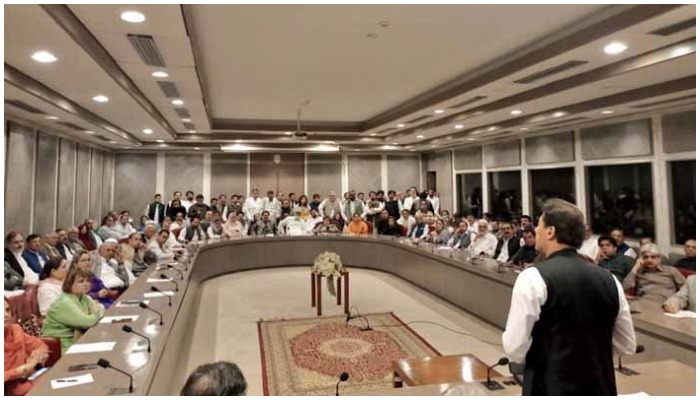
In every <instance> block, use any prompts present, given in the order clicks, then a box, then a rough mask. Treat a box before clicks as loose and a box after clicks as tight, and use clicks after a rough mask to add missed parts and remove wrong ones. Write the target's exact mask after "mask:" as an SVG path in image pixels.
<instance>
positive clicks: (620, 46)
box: [603, 42, 627, 56]
mask: <svg viewBox="0 0 700 400" xmlns="http://www.w3.org/2000/svg"><path fill="white" fill-rule="evenodd" d="M603 50H604V51H605V54H610V55H611V56H614V55H617V54H620V53H622V52H624V51H625V50H627V45H626V44H624V43H622V42H612V43H610V44H608V45H607V46H605V48H604V49H603Z"/></svg>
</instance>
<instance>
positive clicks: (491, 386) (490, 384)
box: [481, 357, 509, 390]
mask: <svg viewBox="0 0 700 400" xmlns="http://www.w3.org/2000/svg"><path fill="white" fill-rule="evenodd" d="M508 362H509V360H508V358H506V357H501V358H499V359H498V362H497V363H495V364H493V365H492V366H490V367H489V369H487V370H486V381H484V382H481V384H482V385H484V386H485V387H486V389H488V390H503V389H504V388H503V385H501V384H500V383H498V382H496V381H492V380H491V371H492V370H493V369H494V368H495V367H497V366H499V365H508Z"/></svg>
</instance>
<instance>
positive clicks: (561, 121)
mask: <svg viewBox="0 0 700 400" xmlns="http://www.w3.org/2000/svg"><path fill="white" fill-rule="evenodd" d="M584 119H588V118H587V117H574V118H569V119H562V120H560V121H556V122H550V123H548V124H542V125H540V126H541V127H543V128H549V127H550V126H556V125H561V124H568V123H569V122H576V121H583V120H584Z"/></svg>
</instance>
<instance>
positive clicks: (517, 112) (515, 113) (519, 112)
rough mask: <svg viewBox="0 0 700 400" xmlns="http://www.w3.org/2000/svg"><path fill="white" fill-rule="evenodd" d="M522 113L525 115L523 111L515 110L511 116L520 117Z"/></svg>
mask: <svg viewBox="0 0 700 400" xmlns="http://www.w3.org/2000/svg"><path fill="white" fill-rule="evenodd" d="M522 113H523V111H522V110H513V111H511V112H510V115H520V114H522Z"/></svg>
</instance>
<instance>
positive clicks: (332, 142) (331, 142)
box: [325, 140, 335, 144]
mask: <svg viewBox="0 0 700 400" xmlns="http://www.w3.org/2000/svg"><path fill="white" fill-rule="evenodd" d="M325 143H327V144H335V142H334V141H332V140H326V141H325Z"/></svg>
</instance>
